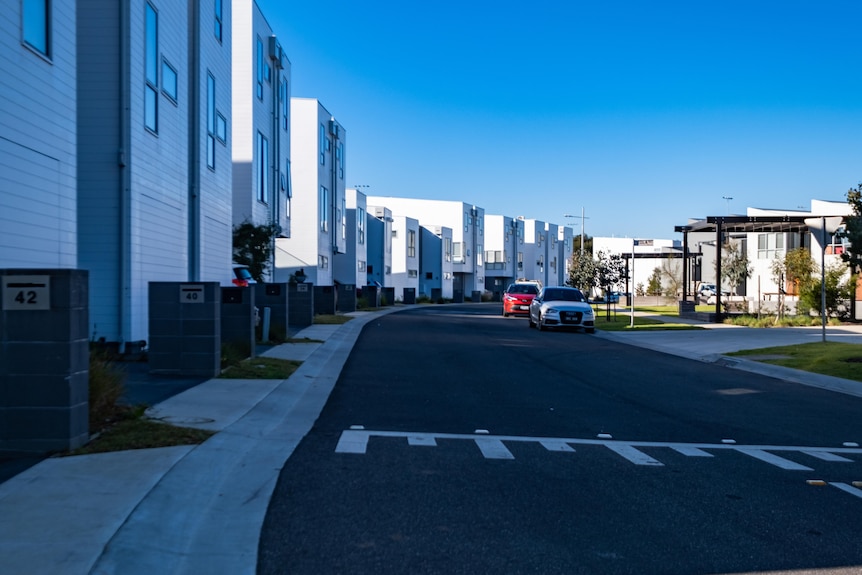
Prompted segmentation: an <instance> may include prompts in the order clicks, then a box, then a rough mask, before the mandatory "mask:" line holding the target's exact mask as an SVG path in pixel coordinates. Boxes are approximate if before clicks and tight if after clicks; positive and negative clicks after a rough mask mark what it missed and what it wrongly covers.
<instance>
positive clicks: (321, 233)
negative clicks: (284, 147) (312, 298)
mask: <svg viewBox="0 0 862 575" xmlns="http://www.w3.org/2000/svg"><path fill="white" fill-rule="evenodd" d="M290 118H291V125H290V149H291V151H292V157H291V170H290V171H291V177H292V180H293V198H292V199H291V216H292V217H291V234H290V237H287V238H278V239H277V240H276V257H275V260H276V261H275V265H276V269H275V280H276V281H279V282H283V281H288V279H289V276H290V274H292V273H295V272H296V271H298V270H299V269H302V270H303V271H304V273H305V275H306V277H307V278H308V281H309V282H311V283H313V284H315V285H321V286H331V285H334V284H333V281H334V277H333V267H334V266H333V258H334V257H335V256H337V255H339V254H344V253H345V252H346V249H347V219H346V211H347V199H346V186H345V183H344V182H345V160H346V157H345V153H346V144H347V132H346V130H345V129H344V127H343V126H341V124H339V123H338V121H337V120H336V119H335V118H334V117H333V116H332V114H330V113H329V112H328V111H327V110H326V108H324V107H323V105H322V104H321V103H320V102H319V101H318V100H316V99H314V98H291V99H290Z"/></svg>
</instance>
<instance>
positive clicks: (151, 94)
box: [144, 2, 159, 133]
mask: <svg viewBox="0 0 862 575" xmlns="http://www.w3.org/2000/svg"><path fill="white" fill-rule="evenodd" d="M144 43H145V45H144V71H145V73H146V85H145V86H144V126H146V127H147V129H148V130H150V131H151V132H153V133H158V131H159V99H158V95H159V17H158V14H157V13H156V9H155V8H153V6H152V4H150V3H149V2H147V5H146V14H145V18H144Z"/></svg>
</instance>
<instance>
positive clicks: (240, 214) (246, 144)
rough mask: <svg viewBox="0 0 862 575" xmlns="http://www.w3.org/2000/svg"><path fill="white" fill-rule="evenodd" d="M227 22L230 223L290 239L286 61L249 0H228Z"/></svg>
mask: <svg viewBox="0 0 862 575" xmlns="http://www.w3.org/2000/svg"><path fill="white" fill-rule="evenodd" d="M232 24H233V25H232V37H233V42H232V50H233V81H232V84H233V100H232V113H231V116H232V119H231V140H232V146H231V149H232V153H233V219H232V223H233V225H234V226H237V225H239V224H242V223H246V222H248V223H251V224H253V225H256V226H260V225H274V226H275V229H276V234H277V237H290V209H291V206H290V199H291V176H290V85H291V82H290V60H288V58H287V56H286V55H285V53H284V49H283V48H282V45H281V42H280V41H279V39H278V37H277V36H276V35H275V33H274V32H273V30H272V28H271V27H270V25H269V24H268V23H267V21H266V18H265V17H264V15H263V13H262V12H261V11H260V8H258V6H257V3H256V2H254V0H234V2H233V3H232ZM273 263H274V262H273ZM273 269H274V265H273V266H271V267H270V277H271V275H272V270H273Z"/></svg>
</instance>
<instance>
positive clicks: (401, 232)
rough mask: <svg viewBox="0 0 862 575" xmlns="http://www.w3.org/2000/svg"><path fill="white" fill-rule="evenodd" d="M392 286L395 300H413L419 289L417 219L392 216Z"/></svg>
mask: <svg viewBox="0 0 862 575" xmlns="http://www.w3.org/2000/svg"><path fill="white" fill-rule="evenodd" d="M391 283H392V287H394V288H395V300H396V301H409V300H410V299H411V298H409V297H407V294H408V291H409V293H411V294H413V298H412V299H413V300H414V301H415V297H416V294H417V293H418V291H419V220H416V219H414V218H409V217H407V216H395V217H393V218H392V282H391Z"/></svg>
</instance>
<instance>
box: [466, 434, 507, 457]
mask: <svg viewBox="0 0 862 575" xmlns="http://www.w3.org/2000/svg"><path fill="white" fill-rule="evenodd" d="M474 441H475V442H476V445H478V446H479V449H481V450H482V455H484V456H485V459H515V456H514V455H512V452H511V451H509V450H508V449H507V448H506V446H505V445H503V442H502V441H500V440H499V439H493V438H485V437H483V438H481V439H475V440H474Z"/></svg>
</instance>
